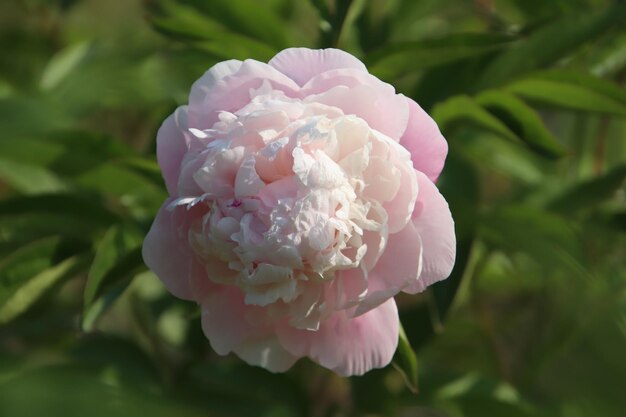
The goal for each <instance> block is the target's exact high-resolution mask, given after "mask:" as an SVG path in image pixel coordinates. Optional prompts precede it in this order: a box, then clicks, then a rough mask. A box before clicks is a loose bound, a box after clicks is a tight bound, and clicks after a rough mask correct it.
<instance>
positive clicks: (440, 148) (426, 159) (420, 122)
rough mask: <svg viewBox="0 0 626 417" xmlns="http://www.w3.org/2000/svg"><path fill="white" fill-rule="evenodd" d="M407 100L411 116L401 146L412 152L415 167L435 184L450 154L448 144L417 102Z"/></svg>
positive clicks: (435, 124)
mask: <svg viewBox="0 0 626 417" xmlns="http://www.w3.org/2000/svg"><path fill="white" fill-rule="evenodd" d="M406 100H407V102H408V106H409V111H410V116H409V123H408V125H407V127H406V131H405V132H404V135H403V136H402V138H401V139H400V145H402V146H404V147H405V148H406V149H408V151H409V152H411V159H412V160H413V167H414V168H415V169H417V170H418V171H421V172H423V173H424V174H426V176H427V177H428V178H430V180H431V181H433V182H435V181H436V180H437V178H438V177H439V173H440V172H441V170H442V169H443V164H444V162H445V160H446V155H447V154H448V142H446V140H445V139H444V137H443V135H442V134H441V132H440V131H439V127H438V126H437V123H435V121H434V120H433V119H432V118H431V117H430V116H429V115H428V114H427V113H426V112H425V111H424V110H423V109H422V108H421V107H420V106H419V105H418V104H417V103H416V102H414V101H413V100H411V99H410V98H406Z"/></svg>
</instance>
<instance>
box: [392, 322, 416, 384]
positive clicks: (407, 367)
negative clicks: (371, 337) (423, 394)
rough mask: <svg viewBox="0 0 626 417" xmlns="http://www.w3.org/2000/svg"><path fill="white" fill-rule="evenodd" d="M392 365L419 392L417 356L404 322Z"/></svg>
mask: <svg viewBox="0 0 626 417" xmlns="http://www.w3.org/2000/svg"><path fill="white" fill-rule="evenodd" d="M392 365H393V367H394V368H395V369H397V370H398V371H399V372H400V373H401V374H402V377H403V378H404V382H405V383H406V385H407V387H408V388H409V389H410V390H411V392H413V393H414V394H417V393H418V391H419V389H418V381H417V356H416V355H415V351H414V350H413V348H412V347H411V344H410V343H409V339H407V337H406V333H405V332H404V328H403V327H402V324H400V335H399V339H398V349H397V350H396V353H395V355H394V357H393V362H392Z"/></svg>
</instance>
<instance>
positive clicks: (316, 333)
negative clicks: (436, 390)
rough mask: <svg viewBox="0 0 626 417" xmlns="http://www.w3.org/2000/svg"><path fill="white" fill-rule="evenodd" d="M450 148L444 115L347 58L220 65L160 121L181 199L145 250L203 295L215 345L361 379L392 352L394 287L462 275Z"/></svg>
mask: <svg viewBox="0 0 626 417" xmlns="http://www.w3.org/2000/svg"><path fill="white" fill-rule="evenodd" d="M446 153H447V144H446V142H445V140H444V139H443V137H442V136H441V134H440V132H439V129H438V128H437V126H436V124H435V123H434V121H433V120H432V119H431V118H430V117H429V116H428V115H427V114H426V113H425V112H424V111H423V110H422V109H421V108H420V107H419V106H418V105H417V104H416V103H415V102H414V101H412V100H410V99H408V98H406V97H404V96H402V95H399V94H396V93H395V91H394V89H393V87H391V86H390V85H388V84H385V83H383V82H382V81H380V80H378V79H377V78H375V77H373V76H372V75H370V74H368V72H367V70H366V69H365V67H364V66H363V64H362V63H361V62H360V61H358V60H357V59H356V58H354V57H353V56H351V55H349V54H347V53H345V52H342V51H339V50H333V49H327V50H309V49H304V48H293V49H287V50H285V51H283V52H281V53H279V54H278V55H277V56H276V57H274V58H273V59H272V60H271V61H270V62H269V64H264V63H261V62H258V61H254V60H247V61H243V62H241V61H226V62H222V63H220V64H217V65H216V66H214V67H213V68H211V69H210V70H209V71H207V73H205V75H204V76H203V77H202V78H200V79H199V80H198V81H197V82H196V83H195V84H194V85H193V87H192V90H191V93H190V97H189V105H188V106H183V107H180V108H179V109H177V111H176V112H175V113H174V114H173V115H172V116H170V117H169V118H168V119H166V121H165V122H164V123H163V125H162V127H161V129H160V130H159V133H158V137H157V157H158V160H159V164H160V166H161V169H162V172H163V176H164V179H165V183H166V186H167V189H168V192H169V194H170V198H169V199H168V200H167V201H166V202H165V203H164V204H163V206H162V208H161V209H160V211H159V213H158V215H157V218H156V219H155V221H154V224H153V225H152V228H151V230H150V232H149V233H148V236H147V237H146V240H145V242H144V250H143V254H144V259H145V261H146V263H147V265H148V266H149V267H150V268H151V269H152V270H153V271H154V272H155V273H156V274H157V276H159V278H160V279H161V280H162V281H163V282H164V284H165V285H166V287H167V288H168V289H169V290H170V291H171V292H172V294H174V295H175V296H177V297H180V298H184V299H188V300H193V301H195V302H197V303H198V304H200V305H201V307H202V325H203V330H204V332H205V334H206V336H207V338H208V339H209V341H210V343H211V345H212V347H213V349H214V350H215V351H216V352H217V353H219V354H227V353H229V352H234V353H236V354H237V355H238V356H240V357H241V358H242V359H243V360H245V361H247V362H248V363H251V364H254V365H260V366H263V367H265V368H267V369H269V370H271V371H284V370H286V369H288V368H289V367H290V366H291V365H293V363H294V362H295V361H296V360H297V359H299V358H301V357H304V356H307V357H309V358H311V359H312V360H314V361H316V362H318V363H319V364H321V365H322V366H325V367H327V368H329V369H332V370H334V371H335V372H337V373H339V374H342V375H355V374H363V373H364V372H366V371H368V370H370V369H372V368H378V367H382V366H385V365H387V364H388V363H389V361H390V360H391V358H392V356H393V353H394V351H395V349H396V346H397V341H398V327H399V321H398V312H397V308H396V305H395V302H394V300H393V296H394V295H396V294H397V293H399V292H401V291H404V292H409V293H416V292H420V291H423V290H424V289H425V288H426V287H427V286H428V285H430V284H432V283H434V282H436V281H439V280H441V279H444V278H446V277H447V276H448V275H449V274H450V271H451V269H452V266H453V263H454V257H455V246H456V242H455V236H454V223H453V221H452V217H451V215H450V211H449V209H448V205H447V203H446V201H445V200H444V198H443V197H442V196H441V194H439V192H438V190H437V188H436V186H435V185H434V183H433V181H434V180H436V178H437V176H438V175H439V172H440V171H441V169H442V168H443V163H444V160H445V156H446Z"/></svg>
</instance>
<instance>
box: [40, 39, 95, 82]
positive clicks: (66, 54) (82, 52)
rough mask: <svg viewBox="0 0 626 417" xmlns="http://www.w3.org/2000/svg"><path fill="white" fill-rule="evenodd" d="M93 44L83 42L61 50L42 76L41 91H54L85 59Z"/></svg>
mask: <svg viewBox="0 0 626 417" xmlns="http://www.w3.org/2000/svg"><path fill="white" fill-rule="evenodd" d="M90 47H91V43H90V42H89V41H83V42H80V43H77V44H74V45H70V46H68V47H67V48H65V49H63V50H61V51H60V52H58V53H57V54H56V55H54V56H53V57H52V59H51V60H50V62H48V65H47V66H46V68H45V69H44V71H43V74H42V76H41V83H40V86H41V89H42V90H44V91H48V90H52V89H53V88H54V87H56V86H57V85H58V84H59V83H60V82H61V81H63V79H64V78H66V77H67V76H68V75H69V74H70V73H71V72H72V71H73V70H74V69H76V67H77V66H78V65H79V64H80V63H81V61H83V60H84V59H85V57H86V56H87V54H88V53H89V50H90Z"/></svg>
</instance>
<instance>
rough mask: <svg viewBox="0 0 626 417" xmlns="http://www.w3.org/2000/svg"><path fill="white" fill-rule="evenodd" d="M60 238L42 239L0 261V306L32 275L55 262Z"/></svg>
mask: <svg viewBox="0 0 626 417" xmlns="http://www.w3.org/2000/svg"><path fill="white" fill-rule="evenodd" d="M60 242H61V240H60V239H59V238H57V237H52V238H47V239H42V240H39V241H37V242H33V243H31V244H28V245H26V246H23V247H20V248H18V249H17V250H14V252H13V253H11V254H10V255H9V256H7V257H6V258H4V259H2V261H0V306H3V305H4V304H5V303H6V302H7V301H8V300H9V299H11V297H13V295H14V294H15V292H16V291H17V290H18V289H19V288H20V287H22V286H23V285H24V284H25V283H27V282H28V280H29V279H31V278H32V277H33V276H36V275H37V274H39V273H41V272H42V271H45V270H46V269H48V268H50V267H52V266H53V265H54V264H55V259H54V257H55V254H56V252H57V248H58V247H59V244H60Z"/></svg>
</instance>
